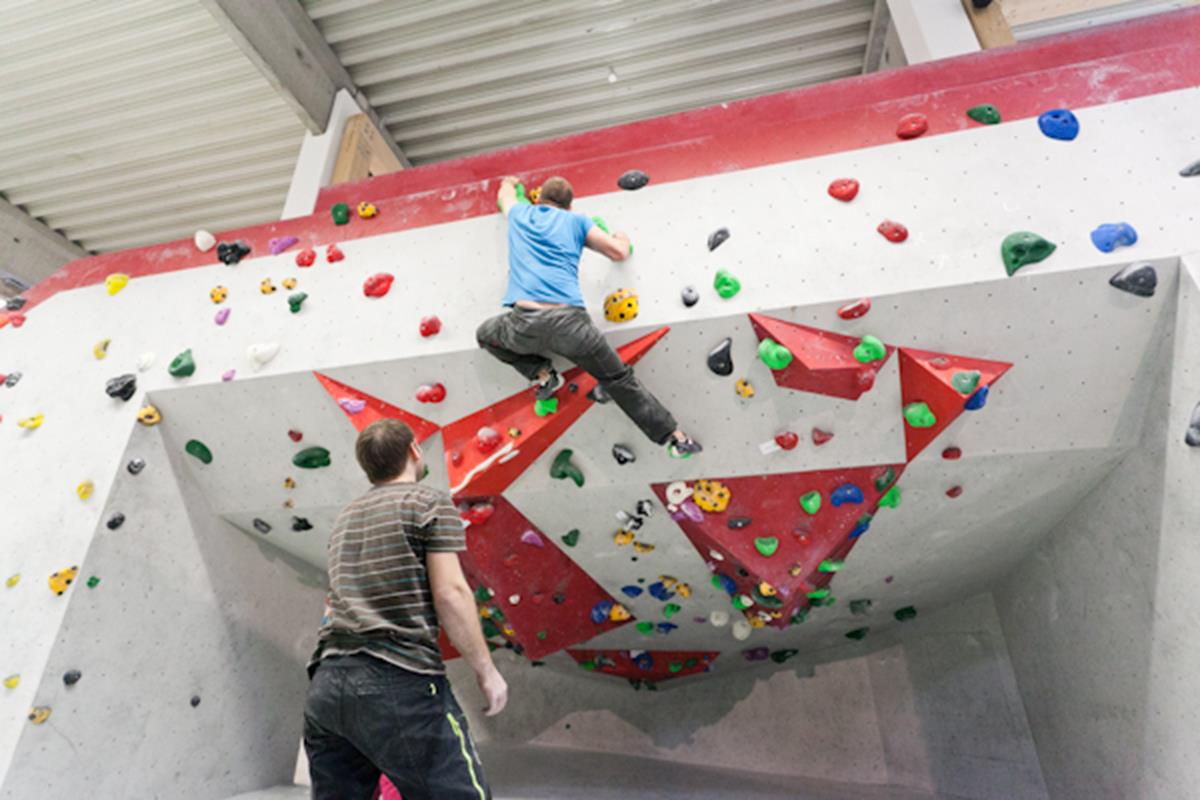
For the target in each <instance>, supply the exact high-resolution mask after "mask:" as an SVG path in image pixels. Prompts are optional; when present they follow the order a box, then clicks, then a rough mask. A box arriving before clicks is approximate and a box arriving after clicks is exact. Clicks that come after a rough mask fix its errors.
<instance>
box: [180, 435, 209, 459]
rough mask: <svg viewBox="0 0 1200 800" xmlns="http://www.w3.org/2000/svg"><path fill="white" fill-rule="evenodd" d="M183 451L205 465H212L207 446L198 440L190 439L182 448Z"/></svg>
mask: <svg viewBox="0 0 1200 800" xmlns="http://www.w3.org/2000/svg"><path fill="white" fill-rule="evenodd" d="M183 449H184V450H186V451H187V452H188V455H191V456H195V457H196V458H198V459H200V461H202V462H203V463H205V464H211V463H212V450H209V449H208V445H206V444H205V443H204V442H202V441H200V440H199V439H192V440H191V441H189V442H188V443H187V444H185V445H184V446H183Z"/></svg>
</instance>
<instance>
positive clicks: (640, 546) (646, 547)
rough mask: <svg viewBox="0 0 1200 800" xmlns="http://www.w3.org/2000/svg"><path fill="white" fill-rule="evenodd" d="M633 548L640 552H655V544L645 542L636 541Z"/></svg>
mask: <svg viewBox="0 0 1200 800" xmlns="http://www.w3.org/2000/svg"><path fill="white" fill-rule="evenodd" d="M633 549H634V551H635V552H638V553H653V552H654V545H652V544H646V543H645V542H634V543H633Z"/></svg>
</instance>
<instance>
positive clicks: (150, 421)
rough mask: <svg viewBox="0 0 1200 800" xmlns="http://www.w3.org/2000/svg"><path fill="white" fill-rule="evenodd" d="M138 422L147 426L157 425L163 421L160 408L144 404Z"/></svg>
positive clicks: (139, 412)
mask: <svg viewBox="0 0 1200 800" xmlns="http://www.w3.org/2000/svg"><path fill="white" fill-rule="evenodd" d="M138 422H140V423H142V424H143V425H146V426H149V425H157V424H158V423H160V422H162V414H160V413H159V411H158V409H157V408H155V407H154V406H151V405H147V406H143V407H142V409H141V410H140V411H138Z"/></svg>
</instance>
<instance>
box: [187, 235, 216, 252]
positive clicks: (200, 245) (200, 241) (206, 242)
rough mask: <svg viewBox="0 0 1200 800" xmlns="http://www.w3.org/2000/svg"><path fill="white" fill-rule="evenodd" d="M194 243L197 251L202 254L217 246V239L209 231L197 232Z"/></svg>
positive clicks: (193, 238) (193, 239)
mask: <svg viewBox="0 0 1200 800" xmlns="http://www.w3.org/2000/svg"><path fill="white" fill-rule="evenodd" d="M192 241H193V242H195V243H196V249H197V250H199V251H200V252H201V253H207V252H208V251H209V250H212V249H213V248H214V247H216V246H217V237H215V236H213V235H212V234H211V233H209V232H208V231H196V235H195V236H193V237H192Z"/></svg>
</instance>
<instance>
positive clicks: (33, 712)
mask: <svg viewBox="0 0 1200 800" xmlns="http://www.w3.org/2000/svg"><path fill="white" fill-rule="evenodd" d="M48 719H50V706H36V707H35V708H31V709H30V710H29V721H30V722H32V723H33V724H34V725H41V724H42V723H43V722H45V721H46V720H48Z"/></svg>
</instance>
